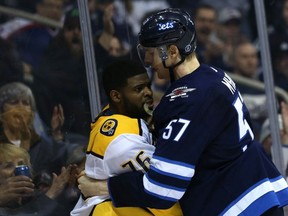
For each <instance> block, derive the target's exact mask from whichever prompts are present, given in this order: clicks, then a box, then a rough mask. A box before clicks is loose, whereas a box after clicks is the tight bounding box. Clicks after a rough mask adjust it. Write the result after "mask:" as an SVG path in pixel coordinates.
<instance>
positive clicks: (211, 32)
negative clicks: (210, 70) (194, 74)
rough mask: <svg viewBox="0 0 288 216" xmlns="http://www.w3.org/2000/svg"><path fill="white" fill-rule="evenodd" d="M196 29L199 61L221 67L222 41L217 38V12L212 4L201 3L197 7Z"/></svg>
mask: <svg viewBox="0 0 288 216" xmlns="http://www.w3.org/2000/svg"><path fill="white" fill-rule="evenodd" d="M194 21H195V29H196V34H197V50H196V52H197V55H198V56H199V61H200V62H202V63H206V64H211V65H214V66H218V67H221V66H222V65H223V62H222V52H221V51H222V43H221V41H220V40H219V39H218V38H217V35H216V28H217V12H216V10H215V8H214V7H212V6H210V5H204V4H200V5H199V6H198V7H197V8H196V9H195V16H194Z"/></svg>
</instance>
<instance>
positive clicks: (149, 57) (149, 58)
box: [144, 48, 169, 79]
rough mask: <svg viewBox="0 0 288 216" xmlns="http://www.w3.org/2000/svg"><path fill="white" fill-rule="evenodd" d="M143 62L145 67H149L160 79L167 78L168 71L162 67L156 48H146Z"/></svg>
mask: <svg viewBox="0 0 288 216" xmlns="http://www.w3.org/2000/svg"><path fill="white" fill-rule="evenodd" d="M144 62H145V65H149V66H150V67H151V68H152V71H154V72H156V73H157V75H158V77H159V78H160V79H167V78H169V76H168V75H169V72H168V69H167V68H165V67H164V66H163V62H162V59H161V58H160V55H159V50H158V49H157V48H146V51H145V57H144Z"/></svg>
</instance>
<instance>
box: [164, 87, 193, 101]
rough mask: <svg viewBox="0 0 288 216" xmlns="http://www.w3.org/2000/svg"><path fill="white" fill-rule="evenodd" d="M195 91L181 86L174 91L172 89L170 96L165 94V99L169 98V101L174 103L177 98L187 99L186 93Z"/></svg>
mask: <svg viewBox="0 0 288 216" xmlns="http://www.w3.org/2000/svg"><path fill="white" fill-rule="evenodd" d="M195 90H196V88H187V86H181V87H178V88H176V89H173V90H172V92H171V93H170V94H167V95H166V96H165V97H170V99H169V100H170V101H174V100H175V99H176V98H178V97H181V98H185V97H188V96H189V95H188V94H187V93H188V92H192V91H195Z"/></svg>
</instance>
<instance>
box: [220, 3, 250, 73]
mask: <svg viewBox="0 0 288 216" xmlns="http://www.w3.org/2000/svg"><path fill="white" fill-rule="evenodd" d="M241 22H242V14H241V12H240V11H239V10H238V9H236V8H229V7H227V8H223V9H222V10H220V11H219V14H218V28H217V38H218V39H219V41H221V43H222V49H221V52H222V61H223V63H224V65H223V67H222V68H224V69H226V70H228V71H229V70H231V67H232V65H231V62H232V53H233V49H234V46H235V45H237V44H239V43H242V42H244V41H249V38H248V37H247V36H246V35H244V33H243V32H242V30H241Z"/></svg>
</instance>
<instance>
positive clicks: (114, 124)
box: [92, 115, 142, 137]
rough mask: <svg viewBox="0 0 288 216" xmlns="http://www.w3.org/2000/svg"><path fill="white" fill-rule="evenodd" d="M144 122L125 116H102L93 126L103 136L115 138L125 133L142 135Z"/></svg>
mask: <svg viewBox="0 0 288 216" xmlns="http://www.w3.org/2000/svg"><path fill="white" fill-rule="evenodd" d="M141 124H142V121H141V120H140V119H137V118H130V117H128V116H124V115H111V116H101V117H100V118H99V119H98V120H97V121H96V122H95V123H94V124H93V125H92V130H97V131H98V132H99V133H100V134H102V135H103V136H108V137H113V136H118V135H120V134H123V133H129V134H137V135H141V127H142V125H141Z"/></svg>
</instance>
